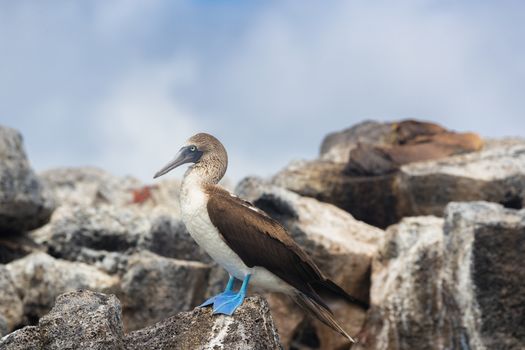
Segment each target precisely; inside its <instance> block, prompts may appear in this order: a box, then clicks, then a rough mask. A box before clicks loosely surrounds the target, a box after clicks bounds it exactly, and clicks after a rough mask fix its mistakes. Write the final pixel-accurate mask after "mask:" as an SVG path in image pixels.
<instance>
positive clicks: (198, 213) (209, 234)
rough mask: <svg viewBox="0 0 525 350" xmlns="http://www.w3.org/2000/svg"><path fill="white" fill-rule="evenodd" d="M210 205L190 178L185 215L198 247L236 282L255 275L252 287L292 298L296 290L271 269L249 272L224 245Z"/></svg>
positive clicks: (184, 194)
mask: <svg viewBox="0 0 525 350" xmlns="http://www.w3.org/2000/svg"><path fill="white" fill-rule="evenodd" d="M207 202H208V197H207V194H206V193H205V192H204V191H203V190H202V187H201V186H200V184H199V183H198V182H197V181H192V178H191V174H188V176H187V177H186V178H185V180H184V182H183V185H182V189H181V196H180V206H181V214H182V220H183V221H184V224H185V225H186V228H187V229H188V232H189V233H190V235H191V236H192V237H193V239H194V240H195V241H196V242H197V244H198V245H199V246H201V247H202V248H203V249H204V250H205V251H206V252H207V253H208V254H209V255H210V256H211V257H212V259H213V260H215V261H216V262H217V263H218V264H219V265H221V266H222V267H223V268H224V269H226V271H228V273H229V274H231V275H232V276H234V277H235V278H237V279H239V280H243V279H244V277H245V276H246V275H247V274H251V275H252V277H251V279H250V284H254V285H257V286H260V287H262V288H264V289H266V290H271V291H278V292H283V293H287V294H291V293H292V292H293V288H292V287H291V286H289V285H288V284H287V283H284V281H282V280H281V279H280V278H278V277H277V276H275V275H274V274H273V273H271V272H270V271H268V270H267V269H265V268H263V267H257V266H256V267H254V268H249V267H248V266H246V265H245V264H244V262H243V261H242V260H241V259H240V258H239V257H238V256H237V254H235V252H234V251H233V250H232V249H231V248H230V247H229V246H228V245H227V244H226V243H225V242H224V241H223V239H222V238H221V237H220V234H219V231H218V230H217V228H216V227H215V226H214V225H213V223H212V222H211V219H210V217H209V215H208V209H207Z"/></svg>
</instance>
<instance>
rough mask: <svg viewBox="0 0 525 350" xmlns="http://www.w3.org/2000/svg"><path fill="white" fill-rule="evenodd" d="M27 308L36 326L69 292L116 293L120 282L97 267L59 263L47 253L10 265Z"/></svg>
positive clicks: (27, 313) (18, 290)
mask: <svg viewBox="0 0 525 350" xmlns="http://www.w3.org/2000/svg"><path fill="white" fill-rule="evenodd" d="M6 268H7V270H8V271H9V273H10V275H11V279H12V281H13V284H14V285H15V286H16V289H17V292H18V295H20V298H21V299H22V303H23V305H24V315H25V318H26V319H27V321H26V322H34V320H37V319H38V318H40V317H41V316H43V315H44V314H45V313H46V312H48V311H49V309H50V308H51V306H52V305H53V302H54V300H55V298H56V297H57V296H58V295H59V294H61V293H64V292H66V291H70V290H74V289H80V288H86V289H91V290H97V291H103V292H108V291H109V292H113V291H116V290H118V284H119V278H118V277H113V276H109V275H107V274H105V273H104V272H102V271H100V270H98V269H97V268H95V267H93V266H89V265H86V264H83V263H79V262H69V261H64V260H57V259H54V258H53V257H51V256H49V255H47V254H45V253H33V254H31V255H28V256H26V257H24V258H22V259H18V260H15V261H13V262H11V263H9V264H7V265H6Z"/></svg>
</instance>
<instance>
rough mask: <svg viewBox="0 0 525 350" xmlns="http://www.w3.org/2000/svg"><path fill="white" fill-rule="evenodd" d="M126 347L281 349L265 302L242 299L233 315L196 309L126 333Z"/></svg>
mask: <svg viewBox="0 0 525 350" xmlns="http://www.w3.org/2000/svg"><path fill="white" fill-rule="evenodd" d="M126 349H128V350H135V349H136V350H139V349H140V350H143V349H144V350H148V349H156V350H164V349H166V350H167V349H180V350H193V349H202V350H220V349H224V350H226V349H232V350H233V349H238V350H244V349H246V350H248V349H251V350H267V349H282V347H281V345H280V344H279V336H278V334H277V331H276V329H275V326H274V325H273V320H272V316H271V315H270V310H269V308H268V305H267V303H266V302H265V300H264V299H263V298H261V297H250V298H247V299H245V301H244V303H243V304H242V306H241V307H240V308H239V309H237V311H236V312H235V315H234V316H233V317H231V316H225V315H212V309H211V308H203V309H201V308H196V309H194V310H193V311H191V312H183V313H179V314H178V315H175V316H172V317H170V318H168V319H166V320H163V321H161V322H159V323H157V324H155V325H153V326H150V327H148V328H145V329H141V330H138V331H134V332H131V333H129V334H127V335H126Z"/></svg>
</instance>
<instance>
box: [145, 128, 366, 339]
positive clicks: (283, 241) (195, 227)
mask: <svg viewBox="0 0 525 350" xmlns="http://www.w3.org/2000/svg"><path fill="white" fill-rule="evenodd" d="M186 163H192V165H191V166H190V167H189V168H188V169H187V171H186V173H185V174H184V179H183V181H182V185H181V191H180V207H181V215H182V220H183V222H184V224H185V225H186V227H187V229H188V231H189V233H190V235H191V236H192V237H193V239H194V240H195V241H196V242H197V243H198V244H199V245H200V246H201V247H202V248H203V249H204V250H205V251H206V252H207V253H208V254H209V255H210V256H211V257H212V258H213V260H215V261H216V262H217V263H218V264H219V265H221V266H222V267H223V268H224V269H226V270H227V271H228V273H229V274H230V279H229V281H228V284H227V286H226V289H225V290H224V292H222V293H220V294H218V295H216V296H214V297H212V298H210V299H208V300H206V301H205V302H204V303H203V304H202V305H201V306H202V307H204V306H208V305H212V306H213V312H214V313H221V314H227V315H232V314H233V312H234V311H235V310H236V309H237V308H238V307H239V306H240V305H241V304H242V302H243V300H244V297H245V296H246V292H247V289H248V284H249V283H250V284H253V285H256V286H259V287H261V288H263V289H265V290H268V291H274V292H281V293H285V294H288V295H290V296H291V297H292V298H293V299H294V300H295V301H296V302H297V303H298V304H299V305H300V306H301V307H303V308H304V309H306V311H308V312H310V313H311V314H313V315H314V316H316V317H317V318H318V319H319V320H321V321H322V322H323V323H325V324H326V325H328V326H330V327H331V328H332V329H334V330H335V331H337V332H339V333H341V334H342V335H344V336H345V337H347V338H348V339H350V341H352V342H354V339H353V338H352V337H351V336H350V335H349V334H348V333H347V332H346V331H345V330H344V329H343V328H342V327H341V326H340V325H339V324H338V323H337V321H336V320H335V319H334V317H333V314H332V312H331V310H330V308H329V307H328V306H327V305H326V303H325V302H324V301H323V300H322V299H321V295H327V294H329V295H331V296H332V297H338V298H342V299H344V300H346V301H348V302H350V303H353V304H357V305H359V306H361V307H363V308H365V309H366V308H367V307H368V305H367V304H366V303H365V302H362V301H360V300H358V299H356V298H354V297H352V296H351V295H349V294H348V293H346V292H345V291H344V290H343V289H342V288H341V287H339V286H338V285H337V284H335V283H334V282H332V281H331V280H329V279H328V278H327V277H325V276H324V274H323V273H322V272H321V271H320V270H319V268H318V267H317V266H316V264H315V263H314V262H313V260H312V259H311V258H310V257H309V256H308V254H307V253H306V252H305V251H304V250H303V249H301V247H300V246H299V245H297V243H295V241H294V240H293V239H292V238H291V236H290V235H289V234H288V232H287V231H286V229H285V228H284V227H283V226H282V225H281V224H279V223H278V222H277V221H275V220H274V219H272V218H271V217H270V216H268V215H267V214H266V213H265V212H263V211H262V210H260V209H258V208H256V207H255V206H253V205H252V204H251V203H249V202H247V201H244V200H242V199H240V198H238V197H237V196H235V195H233V194H231V193H230V192H228V191H227V190H225V189H224V188H222V187H220V186H219V185H218V183H219V181H220V180H221V179H222V177H223V176H224V174H225V173H226V168H227V166H228V155H227V153H226V150H225V148H224V146H223V145H222V143H221V142H220V141H219V140H217V139H216V138H215V137H214V136H212V135H209V134H205V133H199V134H196V135H194V136H192V137H191V138H189V139H188V141H187V142H186V144H185V145H184V146H183V147H182V148H181V149H180V150H179V152H178V153H177V155H176V156H175V158H174V159H173V160H172V161H171V162H169V163H168V164H167V165H166V166H165V167H164V168H162V169H161V170H160V171H159V172H157V173H156V174H155V176H154V178H157V177H159V176H161V175H164V174H166V173H168V172H169V171H171V170H173V169H175V168H176V167H178V166H180V165H182V164H186ZM235 279H238V280H240V281H243V282H242V286H241V288H240V290H239V291H238V292H234V291H233V285H234V281H235Z"/></svg>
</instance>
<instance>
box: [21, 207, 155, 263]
mask: <svg viewBox="0 0 525 350" xmlns="http://www.w3.org/2000/svg"><path fill="white" fill-rule="evenodd" d="M149 229H150V222H149V220H148V219H147V217H146V216H145V215H140V214H139V213H137V212H136V211H135V210H133V209H131V208H122V207H115V206H109V205H106V206H99V207H79V206H73V207H69V206H61V207H60V208H58V209H57V211H56V212H55V213H54V215H53V218H52V220H51V223H50V224H49V225H46V226H44V227H42V228H41V229H39V230H36V231H34V232H32V233H31V236H32V237H33V239H34V240H35V241H36V242H38V243H39V244H41V245H44V246H46V247H47V248H48V252H49V254H51V255H52V256H54V257H57V258H62V259H68V260H77V259H78V258H79V257H82V251H83V250H84V248H88V249H91V250H100V251H108V252H126V251H128V250H131V249H133V248H135V247H136V246H137V244H138V242H139V241H140V240H141V239H142V237H143V236H144V235H146V234H147V232H149ZM86 262H88V263H91V261H86Z"/></svg>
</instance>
